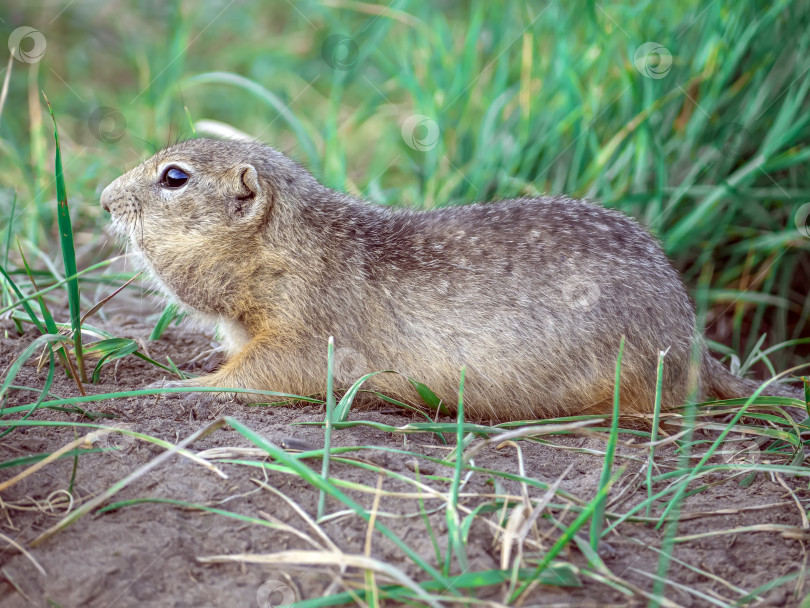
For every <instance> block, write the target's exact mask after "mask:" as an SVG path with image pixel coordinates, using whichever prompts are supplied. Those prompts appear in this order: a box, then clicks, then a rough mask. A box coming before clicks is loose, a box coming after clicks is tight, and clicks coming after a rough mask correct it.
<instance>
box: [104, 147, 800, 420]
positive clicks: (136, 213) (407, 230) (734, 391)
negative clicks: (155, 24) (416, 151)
mask: <svg viewBox="0 0 810 608" xmlns="http://www.w3.org/2000/svg"><path fill="white" fill-rule="evenodd" d="M101 205H102V207H103V208H104V209H106V210H107V211H109V212H110V213H111V215H112V222H111V223H112V227H113V229H114V231H115V232H117V233H119V234H121V235H124V236H126V237H128V239H129V241H130V243H131V244H132V248H133V249H134V250H135V251H136V252H137V253H139V254H141V256H140V257H141V258H142V259H143V262H144V264H145V266H146V267H147V268H148V269H149V270H150V271H151V273H152V275H153V276H154V278H155V280H156V281H157V283H158V285H159V286H160V288H161V289H162V290H164V291H165V293H166V294H168V295H169V296H171V297H173V298H174V299H176V300H177V302H178V303H180V304H181V305H182V306H183V307H184V308H185V309H187V310H188V311H190V312H192V313H193V314H194V315H196V316H197V317H198V318H202V319H204V320H208V321H213V322H215V323H218V324H219V326H220V329H221V335H222V337H223V344H224V346H225V348H226V350H227V353H228V360H227V361H226V362H225V364H224V365H223V366H222V367H221V369H219V370H218V371H217V372H215V373H213V374H210V375H206V376H202V377H199V378H195V379H192V380H186V381H184V382H179V383H172V384H173V385H175V386H177V385H179V386H220V387H232V388H248V389H260V390H274V391H281V392H285V393H292V394H296V395H313V394H323V393H324V392H325V388H326V345H327V340H328V338H329V336H334V337H335V343H336V345H337V348H338V353H341V352H349V353H350V354H351V355H352V356H354V357H355V358H356V360H357V361H360V362H362V365H356V366H355V367H356V370H355V371H356V374H355V375H354V376H353V377H347V376H349V375H348V374H342V375H340V374H338V375H336V382H337V383H338V384H341V383H342V384H343V386H342V388H346V387H347V386H348V384H350V383H352V382H353V381H355V380H357V379H358V378H359V377H360V375H362V374H363V373H365V372H370V371H376V370H389V369H394V370H398V371H399V372H402V373H403V374H406V375H407V376H410V377H412V378H415V379H417V380H419V381H420V382H423V383H425V384H426V385H427V386H428V387H430V388H431V389H432V390H433V391H434V392H435V393H436V394H437V395H438V396H439V397H440V398H441V399H442V400H443V401H444V403H445V404H447V405H448V406H450V407H451V409H452V407H453V406H454V405H455V403H456V402H457V399H458V387H459V377H460V370H461V368H462V366H466V382H465V391H464V404H465V411H466V412H467V414H468V415H470V416H471V417H473V418H478V419H494V420H519V419H532V418H541V417H550V416H560V415H572V414H583V413H604V412H606V411H610V408H611V407H612V402H613V392H614V375H615V366H616V357H617V355H618V352H619V344H620V341H621V339H622V336H625V337H626V347H625V353H624V361H623V365H622V369H621V382H620V388H621V399H620V403H621V408H622V412H623V413H627V414H632V413H648V412H651V411H652V409H653V403H654V395H655V384H656V362H657V356H658V353H659V351H662V350H667V349H668V353H667V355H666V357H665V364H664V377H663V401H662V403H663V407H664V408H670V407H675V406H678V405H681V404H683V403H684V402H685V400H686V399H687V396H688V393H689V387H690V386H691V385H692V383H693V382H694V383H698V384H699V386H700V393H699V395H700V396H701V397H708V396H715V397H721V398H731V397H746V396H749V395H750V394H751V393H752V392H753V391H754V390H755V389H756V388H757V387H758V386H759V385H758V384H757V383H755V382H752V381H748V380H742V379H740V378H737V377H735V376H732V375H731V374H730V373H729V372H728V371H727V370H726V369H725V368H724V367H723V366H722V365H721V364H720V363H719V362H717V361H716V360H715V359H713V358H712V357H710V356H709V355H708V354H707V352H706V348H705V346H704V345H703V342H702V339H701V338H700V336H699V335H696V333H695V314H694V310H693V308H692V305H691V303H690V301H689V298H688V296H687V293H686V290H685V289H684V286H683V284H682V283H681V281H680V278H679V277H678V274H677V272H676V271H675V270H674V269H673V267H672V266H671V264H670V263H669V261H668V260H667V258H666V256H665V255H664V253H663V251H662V250H661V248H660V246H659V245H658V243H657V242H656V241H655V240H654V239H653V238H652V237H651V236H650V234H649V233H648V232H647V231H646V230H644V229H643V228H641V227H640V226H639V225H638V224H636V223H635V222H634V221H632V220H631V219H629V218H627V217H626V216H624V215H622V214H621V213H619V212H617V211H612V210H609V209H605V208H603V207H600V206H598V205H596V204H592V203H589V202H584V201H579V200H572V199H569V198H565V197H559V196H557V197H542V198H532V199H517V200H504V201H500V202H493V203H484V204H472V205H467V206H457V207H446V208H441V209H435V210H431V211H418V212H417V211H407V210H395V209H391V208H388V207H383V206H378V205H372V204H369V203H366V202H365V201H362V200H359V199H356V198H353V197H351V196H348V195H346V194H344V193H342V192H337V191H334V190H331V189H329V188H327V187H325V186H323V185H321V184H320V183H318V181H317V180H316V179H315V178H314V177H313V176H312V175H311V174H310V173H309V172H308V171H307V170H305V169H304V168H302V167H301V166H300V165H298V164H296V163H295V162H294V161H293V160H291V159H290V158H288V157H287V156H285V155H283V154H282V153H281V152H279V151H277V150H275V149H273V148H270V147H268V146H265V145H263V144H261V143H257V142H245V141H219V140H211V139H193V140H189V141H185V142H182V143H179V144H177V145H174V146H171V147H169V148H167V149H165V150H163V151H161V152H158V153H157V154H155V155H154V156H153V157H152V158H150V159H149V160H147V161H146V162H144V163H143V164H141V165H140V166H138V167H135V168H134V169H132V170H131V171H129V172H128V173H126V174H125V175H123V176H121V177H119V178H118V179H116V180H115V181H114V182H112V183H111V184H110V185H109V186H107V188H106V189H105V190H104V192H103V194H102V195H101ZM341 349H343V351H342V350H341ZM693 350H694V352H696V353H698V354H699V356H700V360H701V363H700V364H699V365H690V356H691V353H692V352H693ZM341 376H343V377H341ZM368 387H369V388H373V389H375V390H378V391H380V392H382V393H384V394H387V395H389V396H391V397H394V398H397V399H400V400H405V401H411V402H413V401H414V400H418V396H417V394H416V392H415V389H414V388H413V386H412V385H411V384H410V383H409V382H408V381H407V379H406V378H405V377H404V376H399V375H396V374H378V375H376V376H374V377H373V378H372V379H371V380H369V381H368ZM339 388H340V387H339ZM768 392H769V394H780V395H790V396H794V397H799V391H798V390H794V389H790V388H786V387H773V390H771V391H768ZM253 397H254V398H252V399H251V395H249V394H245V393H241V394H235V399H236V400H238V401H242V402H244V401H256V400H257V399H256V398H255V396H253ZM218 398H221V399H232V398H234V394H230V393H221V394H219V395H218ZM258 400H266V398H264V399H262V398H259V399H258Z"/></svg>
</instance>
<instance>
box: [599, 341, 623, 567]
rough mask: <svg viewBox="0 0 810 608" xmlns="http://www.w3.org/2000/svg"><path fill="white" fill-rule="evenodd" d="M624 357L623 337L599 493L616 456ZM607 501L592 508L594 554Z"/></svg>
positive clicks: (600, 534)
mask: <svg viewBox="0 0 810 608" xmlns="http://www.w3.org/2000/svg"><path fill="white" fill-rule="evenodd" d="M623 356H624V336H622V341H621V343H620V344H619V356H618V358H617V359H616V378H615V381H614V382H615V383H614V388H613V419H612V420H611V423H610V437H609V438H608V442H607V449H606V450H605V462H604V465H603V466H602V476H601V477H600V479H599V490H600V491H601V490H602V488H603V487H605V486H606V485H607V484H608V483H609V482H610V479H611V473H612V471H613V459H614V455H615V454H616V441H617V440H618V437H619V395H620V391H619V389H620V379H621V371H622V357H623ZM606 501H607V493H605V497H604V498H602V499H601V500H600V501H599V502H598V503H597V504H596V505H595V508H594V514H593V519H592V520H591V549H593V551H594V553H598V551H599V538H600V537H601V536H602V528H603V527H604V523H605V502H606Z"/></svg>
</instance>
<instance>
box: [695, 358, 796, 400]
mask: <svg viewBox="0 0 810 608" xmlns="http://www.w3.org/2000/svg"><path fill="white" fill-rule="evenodd" d="M700 383H701V387H702V389H703V390H702V392H703V394H704V396H708V397H714V398H717V399H747V398H748V397H750V396H751V395H753V394H754V392H755V391H756V390H757V389H758V388H759V387H760V386H761V385H762V383H761V382H757V381H755V380H747V379H746V378H740V377H739V376H735V375H734V374H732V373H731V372H730V371H728V370H727V369H726V368H725V366H724V365H723V364H722V363H720V362H719V361H718V360H717V359H715V358H714V357H712V356H711V355H709V354H708V353H706V354H704V355H703V363H702V366H701V370H700ZM761 394H763V395H768V396H772V397H789V398H791V399H798V400H799V401H802V402H804V391H803V390H801V389H799V388H793V387H791V386H785V385H782V384H769V385H768V386H767V387H766V388H765V390H764V391H762V393H761Z"/></svg>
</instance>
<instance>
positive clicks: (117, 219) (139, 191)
mask: <svg viewBox="0 0 810 608" xmlns="http://www.w3.org/2000/svg"><path fill="white" fill-rule="evenodd" d="M317 186H318V184H317V182H316V181H315V180H314V178H313V177H312V176H311V175H310V174H309V173H308V172H307V171H306V170H305V169H303V168H301V167H300V166H298V165H297V164H296V163H295V162H294V161H292V160H291V159H289V158H287V157H286V156H284V155H283V154H281V153H280V152H278V151H277V150H275V149H273V148H270V147H268V146H265V145H263V144H261V143H258V142H246V141H221V140H213V139H192V140H188V141H185V142H182V143H179V144H176V145H174V146H171V147H169V148H166V149H165V150H162V151H160V152H158V153H157V154H155V155H154V156H153V157H152V158H150V159H148V160H146V161H145V162H143V163H142V164H141V165H139V166H137V167H135V168H134V169H132V170H131V171H129V172H127V173H125V174H124V175H122V176H121V177H119V178H118V179H116V180H115V181H114V182H112V183H111V184H110V185H109V186H107V187H106V188H105V189H104V192H103V193H102V194H101V206H102V207H103V208H104V209H105V210H107V211H109V212H110V214H111V216H112V222H111V224H112V228H113V230H114V231H115V232H117V233H118V234H121V235H122V236H126V237H128V238H129V241H130V243H131V244H132V246H133V247H134V248H135V250H136V252H138V253H141V254H142V255H143V258H144V259H145V261H146V263H147V266H148V267H149V268H150V269H151V270H152V271H153V272H154V274H156V275H157V276H158V278H159V279H161V281H162V283H163V285H164V287H168V288H169V291H170V292H174V294H175V295H176V296H178V298H179V299H180V300H181V301H183V302H185V303H186V304H187V305H189V306H191V307H194V308H198V309H200V308H203V306H202V305H201V303H200V302H199V301H197V300H199V299H200V295H199V294H189V293H186V295H185V297H184V290H188V289H190V288H191V287H190V286H189V285H187V283H189V282H192V283H193V282H194V281H195V280H198V279H199V276H198V275H199V273H201V272H203V271H206V272H208V273H209V274H208V275H207V277H208V278H207V279H206V282H211V281H216V280H217V278H216V275H217V274H218V272H222V273H224V272H227V273H231V274H233V272H235V270H236V269H238V268H241V267H242V266H244V265H245V256H249V257H250V256H253V255H254V252H255V251H256V243H257V239H260V238H261V235H262V233H263V228H264V227H265V226H266V225H267V224H268V222H270V221H271V219H272V218H273V216H274V214H283V213H284V209H285V207H286V208H290V207H291V205H293V204H294V201H295V200H296V199H298V200H301V199H305V198H306V196H307V192H311V191H312V189H313V188H317ZM192 269H193V270H195V271H196V272H192ZM192 275H195V276H192ZM212 275H213V276H212ZM223 280H226V279H223ZM197 289H199V287H197Z"/></svg>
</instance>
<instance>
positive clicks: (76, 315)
mask: <svg viewBox="0 0 810 608" xmlns="http://www.w3.org/2000/svg"><path fill="white" fill-rule="evenodd" d="M45 103H47V105H48V112H50V114H51V119H52V120H53V138H54V141H55V143H56V160H55V163H54V165H55V172H56V198H57V201H58V202H57V204H58V216H57V221H58V223H59V241H60V243H61V245H62V260H63V261H64V263H65V275H66V276H72V275H75V274H76V250H75V247H74V243H73V226H72V224H71V222H70V209H69V208H68V202H67V191H66V190H65V175H64V172H63V170H62V151H61V148H60V146H59V132H58V130H57V128H56V117H55V116H54V114H53V109H52V108H51V104H50V103H49V102H48V98H47V97H45ZM67 289H68V307H69V308H70V323H71V325H72V327H73V352H74V353H75V354H76V365H77V366H78V368H79V377H80V379H81V381H82V382H87V372H86V371H85V369H84V356H83V353H82V326H81V312H80V307H81V303H80V301H79V280H78V279H77V278H76V279H73V280H70V281H68V282H67Z"/></svg>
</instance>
